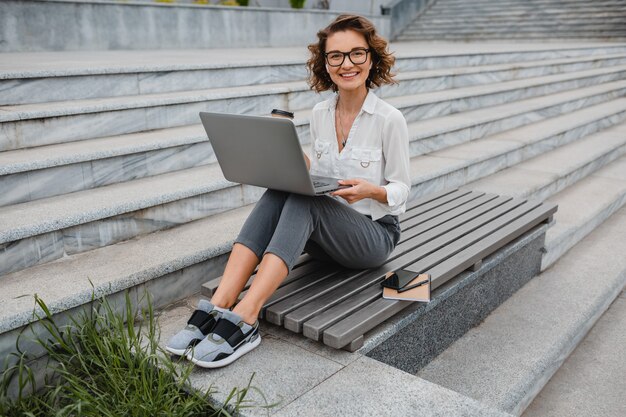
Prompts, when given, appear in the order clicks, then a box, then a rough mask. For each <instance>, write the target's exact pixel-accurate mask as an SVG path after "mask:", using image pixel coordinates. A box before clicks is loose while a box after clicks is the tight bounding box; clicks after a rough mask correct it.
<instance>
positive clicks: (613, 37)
mask: <svg viewBox="0 0 626 417" xmlns="http://www.w3.org/2000/svg"><path fill="white" fill-rule="evenodd" d="M416 39H420V40H422V41H437V42H440V41H446V42H471V41H477V42H478V41H480V42H491V41H498V40H503V41H504V40H505V41H507V42H508V41H512V40H514V39H519V40H522V41H532V40H542V41H546V40H547V41H549V42H557V41H558V42H579V41H585V40H594V39H595V40H597V41H601V42H624V41H625V40H626V32H620V33H616V32H606V33H605V32H602V33H600V32H593V33H592V32H588V33H571V32H570V33H553V34H551V33H547V32H546V33H524V34H520V35H517V34H514V33H510V34H504V33H473V34H458V35H455V34H454V33H448V34H428V33H420V34H418V35H413V36H404V35H400V36H399V37H398V41H402V42H409V41H414V40H416Z"/></svg>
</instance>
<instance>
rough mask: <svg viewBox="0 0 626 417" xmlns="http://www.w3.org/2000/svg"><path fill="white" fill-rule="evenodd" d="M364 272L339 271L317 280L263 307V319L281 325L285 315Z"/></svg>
mask: <svg viewBox="0 0 626 417" xmlns="http://www.w3.org/2000/svg"><path fill="white" fill-rule="evenodd" d="M365 272H366V271H362V270H360V271H357V270H339V271H338V272H336V273H334V274H332V275H329V276H327V277H326V278H324V279H320V280H317V281H316V283H315V285H314V286H313V285H311V286H308V287H306V289H304V290H303V291H299V292H297V293H290V294H289V295H288V297H285V298H284V299H281V300H277V301H276V302H274V303H271V304H269V305H267V304H266V305H267V307H265V313H264V316H265V319H266V320H267V321H269V322H270V323H274V324H278V325H282V324H283V318H284V316H285V314H287V313H289V312H290V311H292V310H294V309H296V308H298V307H299V306H301V305H303V304H306V303H307V302H309V301H310V300H311V299H313V298H315V297H320V296H322V295H324V294H325V293H327V292H329V291H332V290H334V289H335V288H337V287H340V286H341V285H343V284H345V282H346V281H349V280H354V279H358V277H359V276H361V275H363V274H364V273H365Z"/></svg>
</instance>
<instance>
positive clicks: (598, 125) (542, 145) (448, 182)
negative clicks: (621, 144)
mask: <svg viewBox="0 0 626 417" xmlns="http://www.w3.org/2000/svg"><path fill="white" fill-rule="evenodd" d="M623 120H626V112H620V113H616V114H614V115H611V116H608V117H604V118H602V119H599V120H595V121H593V122H590V123H587V124H585V125H582V126H578V127H575V128H573V129H570V130H567V131H565V132H563V133H560V134H557V135H552V136H549V137H547V138H544V139H542V140H540V141H537V142H535V143H531V144H528V145H526V146H523V147H521V148H519V149H515V150H513V151H510V152H506V153H504V154H500V155H495V156H493V157H491V158H488V159H485V160H482V161H480V162H476V163H472V164H470V165H469V166H465V167H463V168H461V169H457V170H453V171H450V172H447V173H445V174H439V173H438V174H437V176H436V177H435V178H428V176H425V177H421V178H419V177H418V178H413V179H412V182H413V184H414V185H413V187H412V188H411V195H410V197H409V199H414V198H419V197H422V196H425V195H428V194H432V193H435V192H438V191H441V190H444V189H448V188H458V187H461V186H463V185H465V184H467V183H469V182H472V181H475V180H477V179H480V178H484V177H486V176H488V175H491V174H493V173H495V172H498V171H500V170H503V169H505V168H508V167H512V166H515V165H517V164H518V163H520V162H522V161H525V160H528V159H531V158H533V157H535V156H538V155H541V154H543V153H546V152H548V151H550V150H552V149H555V148H557V147H559V146H563V145H566V144H568V143H571V142H574V141H576V140H578V139H581V138H584V137H585V136H588V135H590V134H592V133H595V132H598V131H600V130H602V129H606V128H608V127H610V126H613V125H615V124H617V123H620V122H622V121H623ZM620 152H622V151H621V150H618V151H616V153H620ZM615 158H617V156H615ZM609 159H610V158H609ZM610 160H612V159H610ZM601 162H602V158H599V159H598V160H597V162H593V163H591V164H592V165H593V166H594V170H595V169H599V168H600V167H601V165H600V163H601ZM581 169H583V170H584V169H590V168H584V167H583V168H581ZM573 178H575V176H573V177H572V179H573ZM555 181H556V179H555ZM565 181H566V180H565ZM558 187H559V186H558V185H555V186H554V189H555V190H556V189H558ZM533 197H534V196H533Z"/></svg>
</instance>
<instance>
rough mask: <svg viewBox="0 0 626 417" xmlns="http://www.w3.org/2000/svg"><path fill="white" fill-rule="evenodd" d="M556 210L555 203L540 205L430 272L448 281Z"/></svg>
mask: <svg viewBox="0 0 626 417" xmlns="http://www.w3.org/2000/svg"><path fill="white" fill-rule="evenodd" d="M556 210H557V206H556V205H555V204H551V203H544V204H543V205H541V206H540V207H537V208H536V209H534V210H533V211H531V212H529V213H527V214H525V215H524V216H522V217H520V218H519V219H517V220H515V221H514V222H512V223H511V224H510V225H509V226H510V227H503V228H502V229H499V230H496V231H495V232H494V233H492V234H490V235H489V236H487V237H485V238H484V239H482V240H480V241H479V242H477V243H475V244H474V245H471V246H469V247H467V248H466V249H464V250H463V251H461V252H459V253H457V254H455V255H453V256H451V257H450V258H448V259H446V260H445V261H444V262H442V263H440V264H438V265H437V266H435V267H434V268H432V269H431V270H430V271H429V272H430V274H431V275H432V276H433V277H435V278H436V280H437V282H446V281H448V280H450V279H452V278H454V277H455V276H457V275H458V274H460V273H461V272H463V271H464V270H465V269H467V268H468V267H470V266H471V265H472V264H473V263H474V262H475V261H474V260H475V259H476V258H481V259H482V258H484V257H486V256H488V255H490V254H492V253H494V252H495V251H496V250H497V249H499V248H501V247H503V246H505V245H507V244H508V243H509V242H512V241H513V240H514V239H516V238H518V237H519V236H521V235H522V234H524V233H526V232H527V231H529V230H530V229H532V228H533V227H535V226H537V225H538V224H540V223H542V222H547V221H549V220H548V219H549V217H550V216H552V214H554V213H555V212H556ZM439 285H441V284H439Z"/></svg>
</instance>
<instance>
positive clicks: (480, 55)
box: [0, 44, 624, 106]
mask: <svg viewBox="0 0 626 417" xmlns="http://www.w3.org/2000/svg"><path fill="white" fill-rule="evenodd" d="M555 47H556V48H562V49H565V50H564V51H562V53H561V52H560V53H557V55H556V56H563V57H566V56H569V57H574V56H580V57H582V58H584V57H586V56H589V55H596V54H598V53H599V52H602V51H603V52H602V53H611V51H613V52H619V50H621V51H622V52H624V48H623V47H617V48H616V46H611V45H600V46H599V47H596V48H593V49H589V47H585V46H584V45H581V46H580V47H576V48H572V46H571V45H560V46H555ZM542 48H545V46H542V45H526V46H522V45H517V44H516V45H510V47H509V48H508V50H504V49H502V48H498V45H480V46H476V47H473V48H466V49H464V50H459V48H458V46H454V45H452V49H453V50H454V52H453V54H454V59H453V60H451V59H450V58H451V57H449V56H439V55H440V54H441V48H432V47H430V46H427V45H411V44H392V45H391V49H392V50H396V51H397V52H398V53H397V54H396V57H397V60H396V67H398V68H399V69H400V70H401V71H416V70H420V69H425V68H436V69H442V68H446V67H448V66H467V65H472V66H474V65H481V61H482V60H485V63H487V64H493V63H511V62H513V61H520V62H528V61H533V60H544V59H553V58H554V55H550V54H546V53H545V52H542V51H541V49H542ZM472 49H474V51H472ZM495 50H497V51H498V52H496V51H495ZM552 53H555V52H552ZM520 54H521V55H523V56H520ZM0 57H2V59H0V91H2V92H3V94H2V96H1V97H0V106H4V105H16V104H28V103H41V102H51V101H52V102H55V101H59V100H80V99H90V98H101V97H116V96H130V95H138V94H158V93H167V92H173V91H189V90H201V89H212V88H221V87H238V86H242V85H262V84H276V83H282V82H288V81H299V80H303V79H304V78H305V76H306V71H305V68H304V65H303V64H304V62H305V61H306V59H307V57H306V53H305V50H304V48H251V49H237V48H233V49H228V50H223V49H212V50H203V51H198V50H181V51H99V52H82V51H81V52H40V53H4V54H0ZM426 57H427V58H428V59H427V60H425V59H424V58H426ZM425 63H428V65H429V66H428V67H425Z"/></svg>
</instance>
